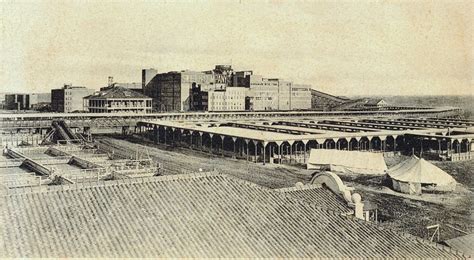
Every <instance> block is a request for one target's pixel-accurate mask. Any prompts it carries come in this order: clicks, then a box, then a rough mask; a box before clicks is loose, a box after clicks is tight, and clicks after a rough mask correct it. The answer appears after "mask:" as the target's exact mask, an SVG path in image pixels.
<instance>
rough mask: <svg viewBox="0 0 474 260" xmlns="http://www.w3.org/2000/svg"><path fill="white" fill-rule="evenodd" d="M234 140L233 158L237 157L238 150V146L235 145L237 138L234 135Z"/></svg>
mask: <svg viewBox="0 0 474 260" xmlns="http://www.w3.org/2000/svg"><path fill="white" fill-rule="evenodd" d="M232 141H233V143H234V154H233V155H232V158H237V150H236V147H235V142H236V141H237V138H236V137H232Z"/></svg>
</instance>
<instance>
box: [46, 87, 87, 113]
mask: <svg viewBox="0 0 474 260" xmlns="http://www.w3.org/2000/svg"><path fill="white" fill-rule="evenodd" d="M94 92H95V90H94V89H89V88H86V87H83V86H72V85H64V87H63V88H60V89H52V90H51V110H52V111H54V112H62V113H71V112H76V111H85V109H84V102H83V98H84V97H85V96H88V95H90V94H92V93H94Z"/></svg>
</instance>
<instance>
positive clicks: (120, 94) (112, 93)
mask: <svg viewBox="0 0 474 260" xmlns="http://www.w3.org/2000/svg"><path fill="white" fill-rule="evenodd" d="M87 98H89V99H92V98H101V99H106V98H124V99H127V98H150V97H148V96H146V95H144V94H142V93H139V92H136V91H133V90H130V89H128V88H124V87H120V86H116V87H112V88H109V89H106V90H103V91H99V92H97V93H94V94H92V95H90V96H88V97H87Z"/></svg>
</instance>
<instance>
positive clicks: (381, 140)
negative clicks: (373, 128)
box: [379, 136, 387, 152]
mask: <svg viewBox="0 0 474 260" xmlns="http://www.w3.org/2000/svg"><path fill="white" fill-rule="evenodd" d="M379 138H380V142H381V143H380V146H381V147H380V148H381V150H382V152H385V149H386V145H387V137H386V136H380V137H379Z"/></svg>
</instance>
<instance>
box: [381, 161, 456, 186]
mask: <svg viewBox="0 0 474 260" xmlns="http://www.w3.org/2000/svg"><path fill="white" fill-rule="evenodd" d="M387 174H388V176H389V177H390V178H391V179H392V185H393V188H394V189H395V190H397V191H400V192H403V193H409V194H421V191H422V189H425V190H434V191H452V190H454V189H455V188H456V181H455V180H454V178H453V177H451V175H449V174H448V173H446V172H445V171H443V170H441V169H440V168H438V167H436V166H435V165H433V164H431V163H429V162H427V161H425V160H424V159H420V158H418V157H416V156H414V155H413V156H412V157H411V158H410V159H408V160H406V161H403V162H401V163H399V164H397V165H395V166H394V167H392V168H390V169H389V170H388V171H387Z"/></svg>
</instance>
